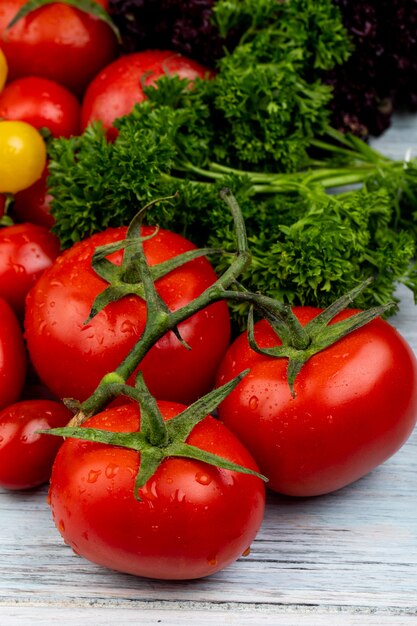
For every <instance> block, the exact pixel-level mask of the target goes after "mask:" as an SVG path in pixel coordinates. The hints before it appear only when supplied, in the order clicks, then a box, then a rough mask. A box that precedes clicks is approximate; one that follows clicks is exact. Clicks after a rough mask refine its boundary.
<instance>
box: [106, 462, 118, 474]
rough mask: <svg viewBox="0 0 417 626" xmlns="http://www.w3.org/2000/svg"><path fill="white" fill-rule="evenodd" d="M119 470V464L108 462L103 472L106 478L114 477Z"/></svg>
mask: <svg viewBox="0 0 417 626" xmlns="http://www.w3.org/2000/svg"><path fill="white" fill-rule="evenodd" d="M118 471H119V466H118V465H115V463H109V464H108V466H107V467H106V470H105V474H106V477H107V478H114V477H115V476H116V474H117V472H118Z"/></svg>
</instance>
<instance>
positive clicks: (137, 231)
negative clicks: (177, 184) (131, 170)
mask: <svg viewBox="0 0 417 626" xmlns="http://www.w3.org/2000/svg"><path fill="white" fill-rule="evenodd" d="M171 198H172V196H170V197H167V198H159V199H157V200H153V201H152V202H150V203H149V204H147V205H146V206H145V207H143V208H142V209H141V211H139V212H138V214H137V215H136V216H135V217H134V218H133V219H132V221H131V223H130V225H129V227H128V230H127V233H126V237H125V239H124V240H122V241H117V242H115V243H112V244H107V245H104V246H98V247H97V248H96V250H95V251H94V254H93V257H92V262H91V265H92V268H93V270H94V271H95V272H96V274H97V275H98V276H100V278H102V279H103V280H104V281H106V282H107V283H109V286H108V287H106V288H105V289H104V291H102V292H101V293H99V294H98V296H97V297H96V298H95V300H94V302H93V305H92V307H91V311H90V315H89V316H88V318H87V320H86V321H85V324H88V323H89V322H91V320H92V319H93V318H94V317H95V316H96V315H97V314H98V313H99V312H100V311H101V310H102V309H103V308H104V307H106V306H107V305H108V304H110V302H115V301H117V300H120V299H121V298H124V297H125V296H128V295H136V296H138V297H139V298H141V299H143V300H146V298H147V294H148V295H150V287H151V285H153V284H154V283H155V281H156V280H158V279H159V278H162V277H163V276H165V275H166V274H169V273H170V272H172V271H173V270H175V269H177V268H179V267H181V266H182V265H184V264H185V263H188V262H189V261H192V260H194V259H198V258H200V257H203V256H207V255H208V254H212V253H214V252H219V251H218V250H215V249H213V248H198V249H195V250H189V251H188V252H184V253H183V254H180V255H177V256H176V257H174V258H172V259H169V260H168V261H164V262H162V263H158V264H156V265H153V266H150V267H147V270H146V272H147V274H149V281H148V289H146V288H145V284H144V280H143V268H141V265H143V263H144V262H145V261H144V254H143V242H144V241H146V240H148V239H151V238H152V237H155V236H156V235H157V233H158V230H159V228H158V226H156V227H155V230H154V232H153V233H151V234H150V235H149V236H147V237H142V236H141V226H142V219H143V216H144V215H145V213H146V211H147V210H149V209H150V208H151V207H152V206H153V205H155V204H156V203H157V202H161V201H165V200H169V199H171ZM120 250H123V251H124V252H123V258H122V262H121V264H120V265H115V264H114V263H112V262H111V261H110V260H109V259H108V258H107V257H108V256H109V255H110V254H112V253H113V252H118V251H120ZM152 297H153V298H154V299H155V298H157V299H158V308H159V309H160V315H164V314H165V315H166V314H168V313H169V311H168V307H167V306H166V304H165V303H164V302H163V300H162V299H161V298H160V297H159V296H158V294H157V293H156V292H154V289H152V294H151V298H152ZM172 330H173V332H174V333H175V334H176V336H177V338H178V339H179V341H181V343H182V344H183V345H184V346H185V347H186V348H189V346H188V345H187V344H186V343H185V342H184V341H183V340H182V338H181V336H180V334H179V331H178V328H177V327H174V328H173V329H172Z"/></svg>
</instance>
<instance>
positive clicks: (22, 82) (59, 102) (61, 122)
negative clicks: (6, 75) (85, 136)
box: [0, 76, 80, 137]
mask: <svg viewBox="0 0 417 626" xmlns="http://www.w3.org/2000/svg"><path fill="white" fill-rule="evenodd" d="M0 118H2V119H5V120H21V121H22V122H27V123H28V124H31V125H32V126H34V127H35V128H37V129H38V130H40V129H41V128H47V129H48V130H49V131H50V132H51V134H52V135H53V136H54V137H70V136H71V135H77V134H78V133H79V131H80V104H79V102H78V100H77V98H76V97H75V96H74V94H73V93H71V92H70V91H68V89H66V88H65V87H63V86H62V85H60V84H58V83H57V82H55V81H52V80H49V79H47V78H41V77H40V76H25V77H23V78H18V79H16V80H14V81H12V82H11V83H8V84H7V85H6V87H5V88H4V90H3V91H2V92H1V93H0Z"/></svg>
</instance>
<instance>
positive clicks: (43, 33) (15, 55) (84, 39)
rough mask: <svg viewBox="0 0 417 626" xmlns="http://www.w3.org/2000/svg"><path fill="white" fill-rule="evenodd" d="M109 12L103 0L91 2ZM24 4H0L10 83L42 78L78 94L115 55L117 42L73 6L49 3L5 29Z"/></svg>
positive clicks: (0, 36) (0, 35)
mask: <svg viewBox="0 0 417 626" xmlns="http://www.w3.org/2000/svg"><path fill="white" fill-rule="evenodd" d="M95 1H96V2H97V3H98V4H100V5H102V6H103V7H104V8H105V9H108V2H107V0H95ZM25 2H26V0H2V2H1V3H0V44H1V47H2V49H3V52H4V54H5V56H6V59H7V62H8V65H9V80H14V79H16V78H20V77H22V76H43V77H44V78H49V79H50V80H54V81H56V82H57V83H60V84H61V85H64V86H65V87H67V88H68V89H70V90H71V91H74V92H75V93H77V94H81V93H83V91H84V89H85V87H86V86H87V84H88V83H89V82H90V80H91V79H92V78H93V76H95V75H96V74H97V72H98V71H99V70H100V69H101V68H102V67H104V66H105V65H107V64H108V63H109V62H110V61H111V60H112V59H113V58H114V57H115V56H116V54H117V41H116V37H115V35H114V33H113V32H112V30H111V29H110V27H109V26H108V25H107V24H105V23H104V22H103V21H102V20H99V19H97V18H95V17H92V16H90V15H88V14H87V13H85V12H83V11H80V10H78V9H76V8H74V7H71V6H69V5H66V4H62V3H59V2H57V3H53V4H48V5H45V6H44V7H41V8H38V9H36V10H35V11H33V12H32V13H30V14H28V15H27V16H26V17H24V18H22V19H21V20H19V21H18V22H17V23H16V24H15V25H14V26H13V27H12V28H10V29H7V28H6V27H7V25H8V24H9V22H10V21H11V20H12V19H13V18H14V16H15V15H16V13H17V12H18V11H19V9H20V8H21V7H22V6H23V5H24V4H25Z"/></svg>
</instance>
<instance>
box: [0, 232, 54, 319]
mask: <svg viewBox="0 0 417 626" xmlns="http://www.w3.org/2000/svg"><path fill="white" fill-rule="evenodd" d="M59 252H60V244H59V240H58V238H57V237H56V236H55V235H54V234H52V233H51V232H50V231H49V230H48V229H47V228H44V227H43V226H37V225H36V224H31V223H29V222H26V223H24V224H15V225H13V226H5V227H4V228H1V229H0V297H1V298H4V299H5V300H7V302H8V303H9V304H10V305H11V306H12V307H13V309H14V310H15V311H16V313H17V314H18V315H19V316H20V317H22V316H23V311H24V305H25V298H26V294H27V292H28V291H29V289H30V288H31V287H32V286H33V285H34V284H35V283H36V281H37V280H38V278H39V277H40V276H41V274H42V273H43V272H44V271H45V270H46V269H47V268H48V267H50V266H51V265H52V263H53V261H54V260H55V259H56V257H57V256H58V254H59Z"/></svg>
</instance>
